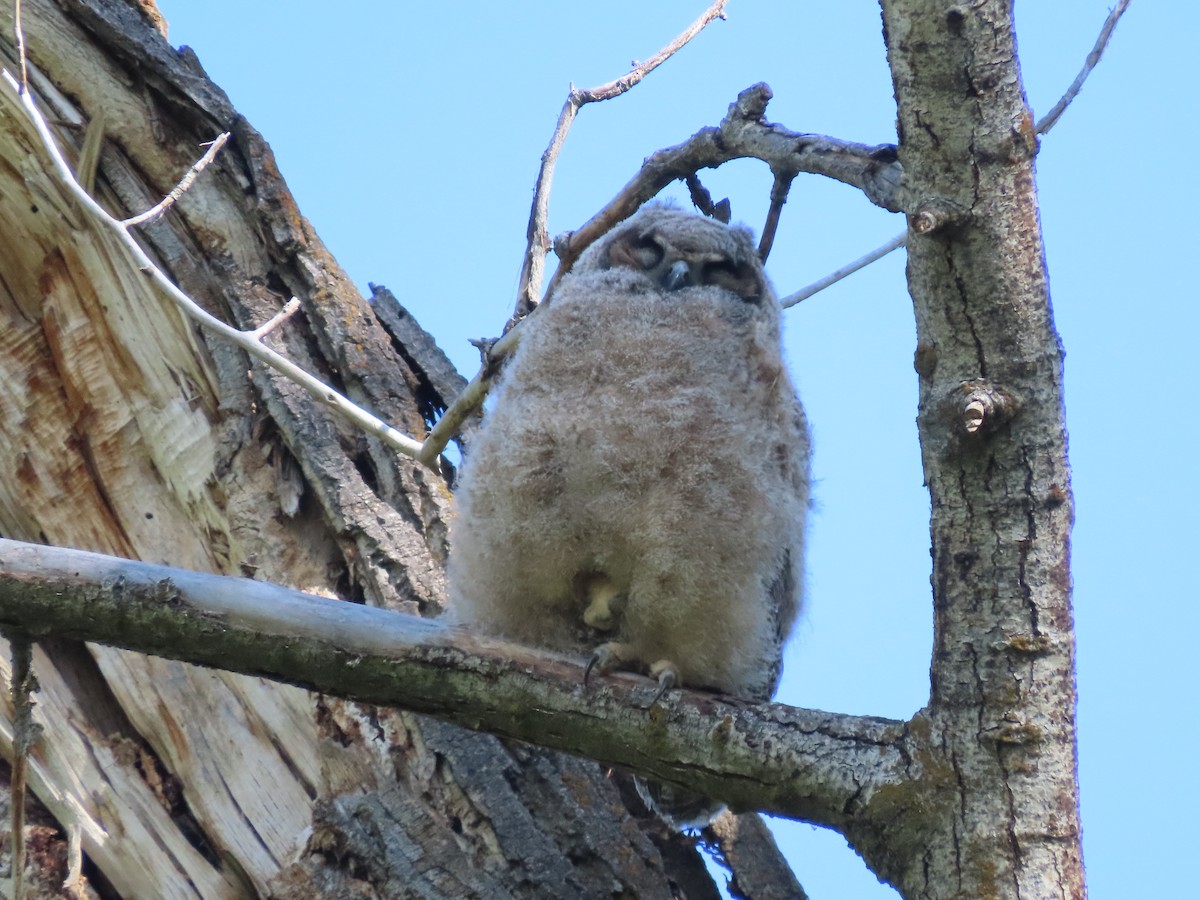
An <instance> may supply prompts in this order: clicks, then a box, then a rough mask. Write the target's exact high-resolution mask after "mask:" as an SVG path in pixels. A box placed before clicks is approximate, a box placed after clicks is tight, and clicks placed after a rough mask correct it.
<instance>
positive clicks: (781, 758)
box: [0, 540, 920, 829]
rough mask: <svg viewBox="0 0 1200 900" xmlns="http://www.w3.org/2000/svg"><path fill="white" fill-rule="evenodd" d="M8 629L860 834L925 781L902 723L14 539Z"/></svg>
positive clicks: (0, 564) (2, 614)
mask: <svg viewBox="0 0 1200 900" xmlns="http://www.w3.org/2000/svg"><path fill="white" fill-rule="evenodd" d="M0 624H5V625H19V626H20V627H22V628H24V629H26V630H27V631H28V632H29V633H30V634H32V635H33V636H34V637H35V638H37V637H40V636H45V635H62V636H66V637H71V638H75V639H80V640H87V641H94V642H97V643H102V644H108V645H111V646H116V647H124V648H127V649H130V650H136V651H139V652H142V653H149V654H152V655H156V656H165V657H168V658H172V659H179V660H184V661H186V662H192V663H196V664H199V665H205V666H214V667H219V668H222V669H227V670H231V671H237V672H243V673H245V674H250V675H261V676H265V677H268V678H273V679H277V680H280V681H286V682H289V683H292V684H296V685H300V686H302V687H306V688H309V689H312V690H317V691H321V692H324V693H328V694H334V695H337V696H341V697H346V698H348V699H353V700H360V701H363V702H368V703H374V704H378V705H385V706H399V707H402V708H404V709H409V710H412V711H414V712H420V713H426V714H428V715H432V716H436V717H439V718H442V719H445V720H447V721H451V722H455V723H458V724H460V725H465V726H467V727H469V728H473V729H476V730H482V731H489V732H491V733H493V734H497V735H500V736H502V737H507V738H516V739H518V740H522V741H528V742H531V743H537V744H541V745H543V746H546V747H551V748H553V749H557V750H565V751H569V752H572V753H578V754H580V755H583V756H588V757H591V758H593V759H596V760H599V761H600V762H603V763H608V764H613V765H619V766H623V767H625V768H628V769H631V770H633V771H635V772H638V773H641V774H644V775H648V776H652V777H655V778H658V779H661V780H665V781H671V782H675V783H682V784H686V785H687V786H689V787H690V788H691V789H693V790H699V791H701V792H703V793H706V794H710V795H712V796H714V797H719V798H721V799H723V800H725V801H727V802H728V803H729V804H730V805H731V806H732V807H733V808H735V809H743V810H745V809H758V810H764V811H768V812H772V813H776V814H780V815H786V816H791V817H794V818H801V819H805V820H808V821H811V822H815V823H818V824H822V825H829V826H832V827H836V828H842V829H844V828H846V827H847V826H848V824H849V823H850V821H851V819H852V817H854V816H856V815H858V816H861V815H863V813H864V810H865V809H866V808H868V807H869V806H870V804H871V803H872V801H873V800H874V798H875V796H876V794H877V793H878V792H880V791H881V790H882V791H883V792H884V793H885V794H886V793H887V792H888V791H889V789H891V790H894V788H895V787H896V786H898V785H902V784H905V783H907V782H909V781H910V780H911V779H912V778H913V777H914V776H916V775H919V774H920V772H919V771H915V770H914V769H915V767H914V766H913V765H912V763H911V760H910V754H911V752H912V748H911V747H907V746H906V744H907V743H908V742H909V741H910V740H911V738H910V736H909V733H908V729H907V728H906V726H905V724H904V723H901V722H896V721H892V720H887V719H878V718H871V717H862V716H844V715H836V714H833V713H825V712H819V711H814V710H804V709H795V708H792V707H787V706H782V705H777V704H762V705H750V704H746V703H742V702H739V701H737V700H734V699H731V698H726V697H720V696H716V695H712V694H704V693H699V692H678V693H673V694H671V695H669V696H668V698H667V699H666V700H665V701H663V702H659V703H654V704H650V705H649V706H648V707H647V706H646V705H645V704H646V703H647V701H648V700H649V699H650V697H651V696H652V695H653V694H654V691H655V686H654V685H652V684H651V683H650V682H648V681H646V680H645V679H641V678H638V677H636V676H632V675H619V676H614V677H610V678H605V679H603V680H602V683H599V684H597V683H595V682H593V686H592V687H591V688H590V689H588V690H586V691H585V690H584V688H583V686H582V675H583V670H582V667H581V666H580V665H579V664H578V663H576V662H574V661H570V660H567V659H565V658H562V657H556V656H554V655H552V654H549V653H544V652H539V651H535V650H531V649H528V648H525V647H520V646H517V645H513V644H506V643H503V642H501V641H498V640H493V639H489V638H484V637H481V636H478V635H475V634H471V633H469V632H467V631H465V630H463V629H459V628H452V627H447V626H446V625H444V624H442V623H440V622H431V621H429V620H425V619H420V618H417V617H414V616H407V615H402V614H399V613H394V612H389V611H386V610H382V609H378V608H375V607H368V606H358V605H355V604H352V603H344V602H339V601H336V600H328V599H324V598H321V597H315V596H312V595H308V594H301V593H299V592H297V591H292V590H288V589H286V588H282V587H278V586H275V585H271V584H267V583H264V582H256V581H249V580H246V579H234V578H224V577H219V576H213V575H202V574H198V573H195V572H189V571H186V570H183V569H172V568H167V567H165V566H154V565H148V564H146V563H139V562H132V561H129V560H123V559H117V558H115V557H108V556H101V555H98V554H93V553H84V552H82V551H78V550H63V549H59V548H54V547H45V546H40V545H34V544H22V543H19V542H16V541H9V540H0Z"/></svg>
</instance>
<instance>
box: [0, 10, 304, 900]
mask: <svg viewBox="0 0 1200 900" xmlns="http://www.w3.org/2000/svg"><path fill="white" fill-rule="evenodd" d="M35 6H36V4H35ZM35 21H36V22H37V24H38V25H43V24H48V23H58V21H59V20H57V19H55V18H54V17H45V18H41V17H39V18H37V19H35ZM71 40H74V41H75V42H76V43H74V44H72V48H71V49H72V50H77V49H80V48H84V47H86V42H85V41H80V40H79V39H78V38H77V37H76V38H74V39H73V38H72V37H71V36H70V35H69V34H67V33H61V32H58V31H54V30H48V31H40V32H39V33H38V34H37V35H36V42H37V43H39V44H42V45H44V44H45V43H50V44H52V45H53V44H54V43H56V42H59V41H61V42H67V41H71ZM64 52H65V50H64ZM83 52H86V50H84V51H83ZM97 63H99V61H98V60H97ZM108 73H109V69H108V67H107V66H100V68H99V69H98V72H97V73H96V77H93V78H92V79H91V80H90V81H89V87H90V90H91V94H92V96H93V97H94V98H95V102H97V103H99V104H102V105H103V107H104V108H105V109H106V110H109V120H110V121H111V122H114V126H115V127H120V126H122V125H126V124H130V123H131V122H132V121H133V116H132V114H131V113H127V114H126V115H122V114H121V110H122V109H123V108H125V107H127V105H128V104H127V102H126V99H125V96H126V95H125V92H126V90H127V88H126V86H125V85H123V84H121V83H120V81H119V80H116V79H113V78H111V76H108ZM31 77H32V80H33V82H34V84H35V85H39V86H40V87H43V88H45V89H46V90H47V92H48V94H49V96H50V97H51V98H52V99H53V101H54V104H55V115H56V117H57V118H61V119H63V120H65V121H80V122H82V121H84V119H83V116H82V114H81V113H80V112H79V111H78V110H77V109H76V108H75V107H74V106H73V104H72V103H70V102H69V101H68V100H67V99H66V97H65V95H63V94H61V93H58V92H57V91H55V90H53V89H52V88H51V87H50V85H49V82H48V80H47V79H45V78H44V77H43V76H41V74H40V72H38V71H37V70H36V69H35V70H34V71H33V73H32V76H31ZM106 89H107V90H108V91H109V92H108V93H106V92H105V90H106ZM113 110H116V111H117V113H116V114H115V115H114V114H113V112H112V111H113ZM143 128H145V124H144V123H143V122H139V123H138V126H137V127H135V128H131V129H130V131H131V132H134V133H136V132H137V131H138V130H140V129H143ZM126 136H127V137H128V135H126ZM146 139H147V140H151V139H152V136H151V135H150V134H149V133H148V132H147V134H146ZM0 140H2V141H3V143H4V155H5V156H6V157H7V158H9V159H13V160H17V161H18V162H17V165H16V166H12V165H9V166H2V167H0V180H2V181H3V188H2V190H3V193H4V197H5V201H4V202H5V203H7V204H9V206H8V211H7V212H5V214H4V219H5V221H6V223H11V228H9V230H8V233H7V235H6V237H7V238H8V240H6V241H5V242H4V244H3V248H2V249H0V253H2V254H3V255H4V259H3V262H4V271H5V272H6V276H7V277H6V286H7V288H8V290H7V291H5V292H4V293H3V296H0V316H3V318H4V326H5V327H4V328H2V329H0V342H3V344H4V345H5V349H6V351H7V352H5V353H3V354H2V356H3V360H2V361H0V366H3V368H4V369H5V371H4V377H5V379H6V384H7V385H9V388H8V389H7V390H6V391H4V392H0V437H2V441H3V446H4V452H5V455H6V458H7V459H9V460H16V461H19V462H14V463H12V465H13V467H14V470H15V471H16V472H17V477H16V478H12V479H5V480H4V482H3V484H0V519H3V521H4V525H3V529H4V531H5V532H6V533H25V534H29V535H31V536H39V535H40V536H41V537H42V539H44V540H51V541H55V542H61V543H64V544H71V545H75V546H90V547H95V548H97V549H105V550H108V551H109V552H116V553H121V554H126V555H134V554H135V553H136V554H140V555H142V556H143V557H145V558H149V559H156V560H161V561H168V560H170V561H175V562H180V563H184V564H187V565H193V566H196V567H198V568H202V569H209V570H218V569H219V567H220V566H221V565H222V564H223V561H222V560H221V559H220V557H219V556H217V555H215V554H214V552H213V548H214V544H213V542H212V537H213V535H219V534H229V533H230V532H231V531H232V530H233V526H232V523H231V522H230V521H229V516H228V512H227V511H225V510H222V509H221V508H220V501H219V499H218V497H217V496H216V495H215V494H214V491H213V490H212V484H213V478H214V462H215V457H216V454H217V444H218V442H219V440H220V437H219V434H218V433H217V432H216V431H215V429H214V424H215V419H216V414H217V409H218V405H219V404H218V400H217V386H216V382H217V380H218V378H219V376H218V374H217V373H216V372H214V371H213V370H212V368H211V363H210V362H209V361H208V358H207V357H206V354H205V353H204V352H203V351H202V350H201V348H200V344H199V343H198V342H197V341H196V339H195V337H194V335H193V333H192V331H191V329H190V328H189V327H188V326H187V325H186V324H185V322H184V320H183V319H181V318H180V316H179V315H178V313H177V311H176V310H174V309H172V308H171V307H169V306H168V305H165V304H164V303H163V301H162V299H161V297H159V296H157V295H156V292H155V291H154V290H152V289H151V286H150V285H149V283H148V282H147V280H146V279H145V278H144V277H143V276H142V275H141V274H140V273H138V272H137V271H136V270H134V269H131V268H130V266H129V265H128V262H127V261H126V258H125V257H124V255H123V251H122V248H121V247H120V245H119V242H118V241H117V239H116V238H115V237H114V236H113V235H112V234H111V233H108V232H106V231H105V230H103V229H101V228H96V227H94V226H92V225H91V223H90V220H89V219H88V217H86V216H84V215H82V214H81V213H80V212H79V210H78V208H77V207H76V206H75V204H74V202H73V201H72V199H71V198H70V197H69V196H67V195H66V194H65V193H64V191H63V190H62V188H61V186H60V185H59V184H58V183H56V182H55V181H54V180H53V179H48V178H47V174H46V171H45V170H44V169H43V167H42V166H40V165H38V164H37V163H36V162H35V160H36V159H37V158H38V155H39V151H38V145H37V143H36V138H35V135H34V134H33V133H32V132H31V131H30V130H29V126H28V122H27V121H24V120H22V119H20V118H18V117H15V116H12V115H11V113H10V114H9V115H8V116H6V119H5V128H4V129H3V137H2V138H0ZM21 207H24V209H25V210H29V209H34V208H36V209H37V210H38V213H37V214H35V215H33V216H29V215H22V214H20V213H18V212H17V210H18V209H20V208H21ZM238 221H239V220H238V219H237V218H236V217H233V216H229V222H230V223H231V224H232V225H233V227H234V228H236V227H238V226H237V224H236V223H237V222H238ZM63 234H69V235H70V240H63V238H62V235H63ZM26 273H31V274H30V275H28V276H27V275H26ZM34 275H36V278H35V277H34ZM25 278H28V279H29V280H22V279H25ZM81 451H82V452H81ZM48 497H50V498H57V502H47V498H48ZM256 515H261V513H258V514H256ZM232 543H233V542H232V541H230V542H227V544H226V546H228V545H229V544H232ZM234 552H235V553H236V544H234ZM293 572H294V574H295V575H298V576H300V577H302V578H303V576H304V572H305V568H303V567H298V568H294V569H293ZM281 574H282V573H281ZM94 654H95V657H96V660H97V663H98V664H99V667H100V671H101V672H103V673H104V674H105V676H106V678H107V679H108V682H109V686H110V688H111V689H112V690H113V691H114V693H115V694H116V695H117V696H118V697H119V698H120V700H121V702H122V704H123V705H124V706H125V709H126V712H127V713H128V715H129V716H130V717H131V719H132V720H133V721H134V722H135V723H136V724H137V726H138V728H139V730H140V732H141V734H142V736H143V737H144V738H145V739H146V740H148V741H149V742H150V744H151V745H152V746H154V747H155V748H156V750H157V752H158V753H159V755H160V757H161V758H162V759H164V760H166V761H167V762H168V765H169V767H170V769H171V771H173V772H174V773H175V774H176V776H177V777H179V778H180V779H181V780H183V781H184V782H185V783H187V784H189V786H191V791H190V793H189V800H190V802H191V812H192V814H193V815H195V816H196V818H197V820H198V821H199V822H200V824H201V827H202V828H203V830H204V831H205V832H207V833H210V834H214V835H221V840H222V841H224V846H223V847H222V848H221V850H222V853H223V854H225V855H226V856H227V858H228V859H229V860H235V861H236V864H235V865H234V866H233V869H232V871H233V872H234V873H238V871H239V870H240V872H241V874H232V875H231V874H230V871H228V869H229V867H225V868H226V871H224V872H222V871H221V869H220V868H217V869H213V868H212V867H211V866H210V865H208V864H207V863H204V862H203V860H202V859H201V860H200V862H199V863H197V862H196V861H195V859H192V861H191V862H187V863H186V864H185V863H181V862H180V859H181V858H182V856H186V854H184V853H183V851H182V850H180V849H178V848H176V849H175V850H172V851H170V852H166V853H160V854H156V853H153V852H151V848H152V847H154V846H156V845H161V846H163V847H167V848H171V847H173V846H174V845H176V844H178V843H180V841H181V840H182V839H181V837H180V836H179V835H178V828H177V826H176V825H174V824H172V823H171V821H170V819H169V817H165V816H164V818H163V819H162V820H161V821H156V822H154V821H150V822H148V821H147V820H146V817H147V816H149V815H150V814H151V812H152V806H153V802H154V801H151V804H142V805H140V806H139V805H138V804H136V803H135V804H133V805H130V806H127V805H125V804H123V803H120V802H115V801H114V802H113V803H111V804H108V805H107V806H106V807H105V809H103V810H101V811H93V813H92V816H93V818H95V817H96V816H100V817H101V818H102V820H103V821H104V823H105V825H104V827H103V829H102V834H112V833H116V834H121V835H125V836H127V841H123V842H122V847H121V848H120V850H119V852H107V851H105V850H104V849H102V848H101V847H100V844H101V843H103V840H102V838H101V837H98V834H101V832H97V831H96V830H95V829H85V832H84V846H85V848H86V852H87V853H88V855H89V856H91V857H92V858H94V859H98V860H101V859H102V860H103V866H104V869H105V872H106V876H107V877H109V878H110V880H112V881H113V882H114V883H117V884H124V885H129V886H130V888H129V891H128V894H127V895H128V896H171V895H179V896H182V894H179V893H178V892H179V891H180V888H179V886H178V884H179V882H180V871H181V866H182V867H183V869H184V870H186V871H188V872H189V873H190V874H194V881H195V883H196V884H197V885H198V886H199V887H198V890H199V894H197V896H233V895H235V894H240V893H242V892H243V891H244V890H246V887H245V884H244V883H243V879H246V880H247V881H248V882H249V883H253V884H255V885H256V886H257V888H258V890H260V891H265V890H266V886H267V884H268V882H269V880H270V879H271V878H273V877H274V876H275V875H276V873H277V872H278V870H279V868H280V867H281V865H283V864H284V863H285V862H288V861H290V860H291V858H292V857H294V856H295V854H296V853H297V852H298V851H299V850H300V849H301V848H302V846H303V841H304V838H305V829H306V827H307V826H308V824H309V821H310V819H311V813H310V808H311V796H312V793H313V784H314V783H315V782H316V781H317V779H318V763H317V762H316V757H315V743H316V740H315V726H314V723H313V721H312V715H311V705H310V702H309V700H308V698H307V695H305V694H304V693H303V692H300V691H296V690H292V689H284V688H280V687H278V686H275V685H263V684H262V683H261V682H260V681H259V680H258V679H253V678H249V679H246V678H240V677H239V676H231V675H220V674H214V673H212V672H207V671H200V670H194V669H190V668H189V667H186V666H181V665H179V664H177V663H166V662H163V661H161V660H147V659H142V658H138V657H135V656H132V655H130V654H125V653H120V652H118V651H113V650H110V649H107V648H95V650H94ZM39 668H40V671H39V675H40V676H41V677H42V680H43V684H44V685H45V687H44V693H45V694H46V695H47V703H46V705H47V706H49V705H50V703H49V695H50V694H51V692H54V695H55V696H54V704H56V705H59V706H60V710H59V714H58V715H55V716H54V717H53V724H54V725H55V726H56V728H55V729H54V730H53V731H48V733H47V737H46V741H45V746H46V748H48V749H47V753H48V754H50V755H51V756H52V762H53V765H52V766H50V767H49V768H43V769H42V770H41V771H42V776H43V777H42V779H41V781H40V783H38V784H35V789H37V790H38V791H39V795H40V796H42V798H43V799H44V800H46V801H47V803H48V805H50V806H52V807H53V808H54V809H55V811H56V812H62V811H69V810H72V809H74V810H83V809H87V808H88V806H89V803H90V802H91V801H90V798H91V794H92V792H93V791H94V790H95V789H96V786H97V785H102V784H105V783H109V784H112V785H113V791H114V795H115V796H117V797H126V796H128V797H130V798H136V797H137V796H138V794H137V791H136V788H135V787H134V786H135V785H137V784H138V783H139V782H140V776H139V774H138V772H137V770H136V769H135V768H133V767H132V765H131V764H130V763H129V762H128V761H124V760H122V759H121V758H120V756H119V754H113V755H112V756H111V758H110V759H108V760H107V761H105V760H104V759H103V758H101V760H100V763H99V764H97V763H96V762H95V758H96V755H97V754H99V755H100V756H101V757H102V756H103V752H104V751H103V749H102V748H100V747H94V748H93V752H92V754H89V753H88V752H87V750H86V747H84V746H81V745H80V740H79V738H78V736H77V734H78V733H79V732H82V733H83V734H85V735H87V736H88V737H89V738H90V739H91V743H92V744H95V743H96V742H98V741H99V742H102V741H103V738H104V736H103V735H100V734H98V733H96V732H95V731H94V729H93V728H92V727H91V726H89V724H88V723H89V721H90V715H89V713H90V710H89V709H88V708H87V707H86V705H85V703H84V701H83V700H82V699H81V698H77V697H74V696H73V693H72V690H71V688H70V687H69V686H68V685H67V684H66V683H65V682H63V681H62V680H61V679H60V680H56V678H55V674H56V673H55V664H54V662H53V661H51V660H48V659H45V658H43V659H42V660H41V665H40V667H39ZM56 688H58V690H56ZM49 724H50V723H47V725H49ZM71 748H75V749H74V750H72V749H71ZM281 748H288V753H289V758H288V759H282V758H281V755H280V754H281ZM64 754H65V755H64ZM97 765H99V766H100V768H97ZM300 773H303V777H302V778H301V777H298V776H299V775H300ZM131 802H132V801H131ZM101 813H102V814H103V815H102V816H101ZM152 818H153V817H152ZM64 821H67V820H66V819H65V820H64ZM184 843H186V842H184ZM135 847H144V848H145V855H141V853H140V851H137V852H131V849H132V848H135ZM113 849H116V848H113ZM192 856H196V854H194V852H193V854H192ZM193 870H194V872H193ZM206 885H207V886H206ZM222 885H223V887H222Z"/></svg>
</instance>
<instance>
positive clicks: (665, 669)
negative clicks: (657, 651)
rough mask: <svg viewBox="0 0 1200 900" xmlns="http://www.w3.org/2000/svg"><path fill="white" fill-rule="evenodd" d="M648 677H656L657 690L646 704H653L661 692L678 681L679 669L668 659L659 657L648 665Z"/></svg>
mask: <svg viewBox="0 0 1200 900" xmlns="http://www.w3.org/2000/svg"><path fill="white" fill-rule="evenodd" d="M650 677H651V678H656V679H658V691H657V692H656V693H655V694H654V696H653V697H652V698H651V700H650V703H649V704H647V705H648V706H653V705H654V704H655V703H657V702H658V701H659V700H661V699H662V697H663V694H665V693H666V692H667V691H669V690H670V689H671V688H673V687H675V683H676V682H677V681H679V670H678V669H676V668H675V663H673V662H671V661H670V660H669V659H660V660H659V661H658V662H656V663H654V665H652V666H651V667H650Z"/></svg>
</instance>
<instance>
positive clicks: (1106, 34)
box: [1034, 0, 1130, 134]
mask: <svg viewBox="0 0 1200 900" xmlns="http://www.w3.org/2000/svg"><path fill="white" fill-rule="evenodd" d="M1129 2H1130V0H1118V2H1117V5H1116V7H1114V8H1113V10H1112V12H1110V13H1109V14H1108V18H1106V19H1105V20H1104V25H1102V26H1101V28H1100V35H1099V37H1097V38H1096V43H1095V46H1093V47H1092V52H1091V53H1089V54H1088V55H1087V59H1086V60H1084V63H1083V68H1082V69H1080V70H1079V74H1078V75H1076V76H1075V80H1074V81H1072V82H1071V86H1070V87H1069V88H1067V92H1066V93H1065V94H1063V95H1062V97H1060V98H1059V101H1058V102H1057V103H1055V104H1054V106H1053V108H1051V110H1050V112H1048V113H1046V115H1044V116H1042V118H1041V119H1039V120H1038V123H1037V125H1036V126H1035V129H1034V130H1035V131H1037V133H1038V134H1047V133H1048V132H1049V131H1050V129H1051V128H1053V127H1054V126H1055V124H1056V123H1057V122H1058V119H1059V117H1060V116H1061V115H1062V114H1063V113H1064V112H1065V111H1066V109H1067V107H1068V106H1070V105H1071V101H1072V100H1074V99H1075V97H1076V95H1077V94H1078V93H1079V91H1080V90H1081V89H1082V88H1083V83H1084V82H1085V81H1087V77H1088V76H1089V75H1090V74H1091V73H1092V69H1094V68H1096V64H1097V63H1099V62H1100V57H1101V56H1103V55H1104V50H1105V48H1106V47H1107V46H1108V41H1109V38H1111V37H1112V33H1113V29H1115V28H1116V27H1117V22H1118V20H1120V18H1121V16H1122V15H1123V14H1124V12H1125V10H1126V9H1127V8H1128V6H1129Z"/></svg>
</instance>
